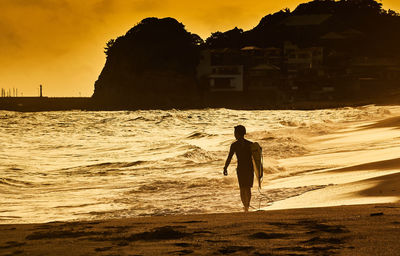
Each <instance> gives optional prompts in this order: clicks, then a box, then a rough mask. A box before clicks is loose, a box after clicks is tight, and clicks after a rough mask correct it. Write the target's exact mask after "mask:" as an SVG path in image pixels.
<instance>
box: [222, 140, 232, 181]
mask: <svg viewBox="0 0 400 256" xmlns="http://www.w3.org/2000/svg"><path fill="white" fill-rule="evenodd" d="M234 153H235V151H234V150H233V144H232V145H231V148H230V150H229V155H228V158H227V159H226V162H225V166H224V175H225V176H226V175H228V166H229V164H230V163H231V160H232V157H233V154H234Z"/></svg>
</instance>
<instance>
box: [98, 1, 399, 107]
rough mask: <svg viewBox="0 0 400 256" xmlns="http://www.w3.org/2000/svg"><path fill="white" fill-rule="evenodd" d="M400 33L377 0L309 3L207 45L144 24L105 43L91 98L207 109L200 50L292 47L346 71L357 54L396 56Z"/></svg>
mask: <svg viewBox="0 0 400 256" xmlns="http://www.w3.org/2000/svg"><path fill="white" fill-rule="evenodd" d="M399 29H400V17H399V15H398V14H397V13H396V12H394V11H392V10H384V9H383V8H382V4H381V3H380V2H377V1H375V0H340V1H334V0H314V1H311V2H308V3H304V4H300V5H299V6H298V7H297V8H296V9H295V10H294V11H290V10H289V9H283V10H281V11H279V12H276V13H274V14H269V15H267V16H265V17H263V18H262V19H261V21H260V23H259V24H258V25H257V26H255V27H254V28H253V29H251V30H249V31H243V30H242V29H240V28H237V27H235V28H234V29H232V30H229V31H226V32H215V33H212V34H211V36H210V37H209V38H207V39H206V40H205V42H203V40H202V39H201V38H200V37H199V36H198V35H196V34H192V33H190V32H188V31H186V30H185V27H184V25H183V24H182V23H179V22H178V21H176V20H175V19H173V18H164V19H158V18H147V19H144V20H142V21H141V22H140V23H139V24H137V25H136V26H134V27H133V28H132V29H130V30H129V31H128V32H127V33H126V34H125V35H124V36H121V37H118V38H117V39H116V40H110V41H109V42H108V43H107V45H106V48H105V54H106V56H107V60H106V64H105V66H104V68H103V70H102V72H101V74H100V76H99V78H98V80H97V81H96V83H95V92H94V94H93V99H94V100H96V101H97V102H98V103H102V104H106V105H109V106H117V105H118V107H121V105H126V106H129V107H133V108H135V107H136V108H163V107H167V108H168V107H175V108H180V107H212V106H209V105H207V106H203V105H202V104H203V101H202V99H201V95H200V93H199V91H198V89H199V86H198V83H197V81H196V66H197V64H198V63H199V56H200V54H199V53H200V51H201V50H203V49H221V48H231V49H241V48H242V47H245V46H258V47H263V48H265V47H278V48H282V45H283V44H284V42H286V41H291V42H292V43H294V44H296V45H298V46H299V47H309V46H321V47H324V49H325V50H326V52H335V53H340V54H334V55H332V56H333V57H330V55H329V53H328V54H326V56H327V57H326V59H325V63H324V64H326V65H329V64H330V63H332V65H343V63H345V62H346V61H348V60H349V59H351V58H353V57H358V56H362V57H368V56H371V57H375V56H377V57H387V56H390V57H400V51H399V48H398V45H400V34H399V33H397V31H399ZM200 89H201V88H200ZM226 107H235V106H226Z"/></svg>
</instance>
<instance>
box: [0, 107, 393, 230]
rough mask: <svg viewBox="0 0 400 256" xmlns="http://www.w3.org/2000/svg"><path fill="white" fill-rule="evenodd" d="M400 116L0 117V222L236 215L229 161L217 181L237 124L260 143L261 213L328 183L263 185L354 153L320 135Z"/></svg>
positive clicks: (195, 113)
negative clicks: (326, 142) (321, 143)
mask: <svg viewBox="0 0 400 256" xmlns="http://www.w3.org/2000/svg"><path fill="white" fill-rule="evenodd" d="M399 113H400V107H399V106H374V105H370V106H364V107H357V108H341V109H327V110H313V111H297V110H285V111H278V110H273V111H272V110H271V111H266V110H265V111H239V110H228V109H204V110H186V111H181V110H169V111H162V110H146V111H119V112H89V111H60V112H38V113H19V112H9V111H0V145H1V147H0V198H1V200H0V223H1V224H5V223H42V222H51V221H70V220H91V219H109V218H123V217H137V216H155V215H171V214H202V213H217V212H236V211H241V210H242V205H241V202H240V197H239V191H238V184H237V178H236V173H235V165H236V162H235V157H234V161H233V162H232V163H231V165H230V167H229V176H227V177H224V176H223V175H222V171H223V166H224V163H225V159H226V157H227V154H228V150H229V146H230V144H231V143H232V142H234V136H233V127H234V126H235V125H238V124H242V125H244V126H245V127H246V129H247V132H248V134H247V136H246V137H247V138H248V139H249V140H251V141H257V142H259V143H260V144H261V146H262V147H263V156H264V171H265V177H264V185H265V186H264V187H263V188H262V189H261V190H260V191H258V189H257V185H256V183H255V186H254V188H253V199H252V208H253V209H259V208H262V207H266V206H268V205H269V204H271V203H273V202H277V201H280V200H283V199H286V198H290V197H294V196H298V195H301V194H303V193H306V192H308V191H311V190H316V189H321V188H324V187H325V186H329V184H306V185H304V184H299V185H298V186H291V187H279V186H278V187H277V186H276V185H275V186H274V187H273V188H269V187H268V184H269V182H270V181H272V180H274V181H276V180H279V179H281V178H285V177H295V176H296V175H302V174H304V173H307V172H313V171H316V170H323V169H326V168H334V167H339V166H340V163H335V162H332V161H323V159H324V158H323V157H322V160H321V161H316V162H311V163H310V162H309V161H308V162H302V161H301V159H303V158H301V157H304V156H311V155H321V156H322V155H324V154H328V153H329V154H332V153H333V152H340V151H342V150H343V148H344V147H347V148H346V150H348V151H352V149H354V150H358V149H357V148H356V146H354V145H356V144H354V145H353V146H351V147H350V148H349V146H348V144H345V143H344V144H342V145H341V144H340V143H338V144H337V145H334V146H332V145H331V144H330V146H329V147H321V146H319V147H317V146H315V144H313V143H314V141H316V140H317V139H318V138H320V137H321V136H326V135H330V134H336V133H337V132H339V131H342V130H346V129H348V128H349V127H356V126H358V127H359V126H362V125H368V124H371V123H373V122H374V121H377V120H381V119H385V118H390V117H394V116H397V115H399ZM390 146H391V145H390V143H389V144H388V143H387V142H386V144H384V143H383V144H382V145H381V144H379V145H378V144H374V145H369V146H368V147H367V149H368V148H370V149H371V150H375V149H376V148H377V147H388V148H389V147H390ZM352 147H353V148H352ZM285 163H291V164H290V165H287V164H285ZM288 166H290V167H288Z"/></svg>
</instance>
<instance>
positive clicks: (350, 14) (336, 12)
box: [206, 0, 400, 56]
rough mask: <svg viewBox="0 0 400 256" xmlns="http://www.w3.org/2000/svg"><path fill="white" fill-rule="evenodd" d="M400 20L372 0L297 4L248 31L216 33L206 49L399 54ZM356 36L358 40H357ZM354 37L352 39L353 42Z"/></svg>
mask: <svg viewBox="0 0 400 256" xmlns="http://www.w3.org/2000/svg"><path fill="white" fill-rule="evenodd" d="M399 28H400V17H399V16H398V14H397V13H396V12H394V11H392V10H387V11H386V10H384V9H382V4H381V3H379V2H377V1H375V0H340V1H333V0H315V1H311V2H308V3H304V4H300V5H299V6H298V7H297V8H296V9H295V10H294V11H292V12H290V10H289V9H284V10H281V11H279V12H277V13H274V14H269V15H267V16H265V17H263V18H262V19H261V21H260V23H259V24H258V25H257V26H256V27H254V28H253V29H251V30H249V31H243V30H241V29H238V28H235V29H233V30H230V31H227V32H224V33H222V32H215V33H213V34H212V35H211V36H210V37H209V38H208V39H207V40H206V45H207V47H209V48H225V47H227V48H232V47H235V48H242V47H244V46H248V45H254V46H258V47H269V46H274V47H279V46H281V45H282V43H283V42H284V41H291V42H293V43H296V44H298V45H300V46H313V45H318V46H324V47H329V48H332V49H339V50H346V51H348V52H351V53H352V54H353V55H390V56H392V55H393V51H395V52H396V54H399V51H398V50H397V47H396V45H399V43H400V35H399V34H398V33H396V32H395V31H397V30H398V29H399ZM346 32H347V34H348V36H347V38H345V39H346V40H342V41H344V42H335V43H332V40H331V41H329V40H323V39H322V38H321V37H323V36H324V35H327V34H328V33H346ZM356 33H358V36H356ZM352 36H353V38H352Z"/></svg>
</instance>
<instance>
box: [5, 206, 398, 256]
mask: <svg viewBox="0 0 400 256" xmlns="http://www.w3.org/2000/svg"><path fill="white" fill-rule="evenodd" d="M399 235H400V204H377V205H359V206H338V207H327V208H307V209H292V210H277V211H258V212H252V213H248V214H245V213H230V214H208V215H185V216H165V217H144V218H132V219H116V220H104V221H90V222H53V223H46V224H25V225H24V224H19V225H1V226H0V254H1V255H399V252H400V243H399V242H398V237H399Z"/></svg>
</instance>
